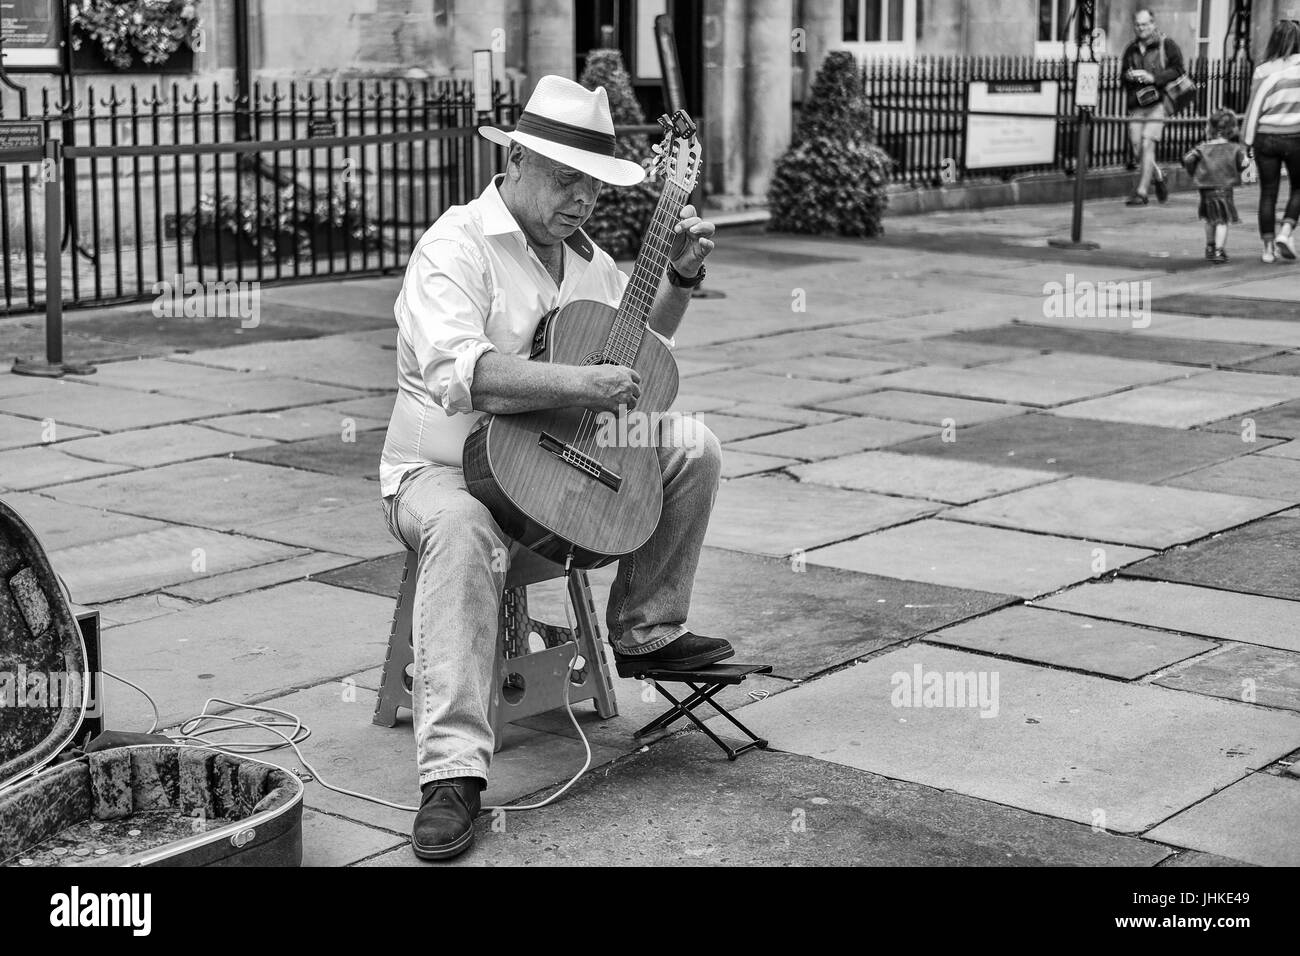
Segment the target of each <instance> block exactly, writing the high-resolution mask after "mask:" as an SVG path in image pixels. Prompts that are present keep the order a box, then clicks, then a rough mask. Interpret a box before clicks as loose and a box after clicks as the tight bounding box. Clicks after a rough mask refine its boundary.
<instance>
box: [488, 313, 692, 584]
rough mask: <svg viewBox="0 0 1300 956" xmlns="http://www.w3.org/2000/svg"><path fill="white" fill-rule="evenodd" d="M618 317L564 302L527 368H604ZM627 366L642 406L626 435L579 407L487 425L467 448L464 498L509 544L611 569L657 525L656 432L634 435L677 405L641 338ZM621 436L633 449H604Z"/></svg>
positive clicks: (673, 373) (670, 383) (663, 363)
mask: <svg viewBox="0 0 1300 956" xmlns="http://www.w3.org/2000/svg"><path fill="white" fill-rule="evenodd" d="M618 314H619V313H618V310H617V309H615V308H613V307H611V306H608V305H605V304H603V303H600V302H590V301H582V302H573V303H570V304H569V305H567V306H565V307H564V308H563V309H561V310H560V311H559V312H558V313H557V314H556V315H555V316H554V317H553V318H552V319H551V321H550V322H549V323H548V324H547V325H546V327H544V328H539V329H538V333H537V337H536V339H535V345H534V351H533V356H532V357H533V360H534V361H542V362H553V363H556V364H559V365H594V364H597V363H599V362H602V361H604V360H605V358H604V356H605V350H606V345H607V342H608V341H609V340H610V336H611V331H612V330H613V329H614V325H615V322H616V321H617V319H618ZM631 367H633V368H635V369H636V370H637V372H639V373H640V374H641V397H640V399H639V400H638V401H637V405H636V409H635V410H634V411H633V412H631V413H629V414H630V416H631V417H630V419H629V420H628V422H627V424H626V426H625V429H623V430H616V429H614V428H612V427H610V425H609V424H608V422H606V424H605V427H604V429H603V430H602V429H601V428H600V427H598V426H599V424H600V423H599V422H598V420H597V418H596V413H595V412H592V411H589V410H587V409H584V408H556V409H546V410H544V411H537V412H523V413H520V414H517V415H489V416H486V417H485V418H484V419H483V420H482V422H480V424H479V425H478V426H476V427H475V429H474V431H472V432H471V433H470V434H469V437H468V438H467V439H466V440H465V453H464V470H465V483H466V485H467V487H468V488H469V491H470V493H471V494H473V495H474V497H476V498H477V499H478V500H479V501H481V502H483V503H484V504H485V505H486V506H487V508H488V510H489V511H491V512H492V516H493V518H495V519H496V522H497V524H498V525H500V526H501V529H502V530H503V531H504V532H505V533H506V534H507V535H509V536H510V537H511V538H514V539H515V540H517V541H519V542H520V543H521V544H523V545H525V546H526V547H528V548H530V549H532V550H533V551H536V552H537V553H538V554H540V555H542V556H543V557H545V558H549V559H550V560H552V561H555V562H557V563H560V564H563V563H564V561H565V559H566V558H567V557H569V556H570V555H572V557H573V567H575V568H594V567H600V566H601V565H603V564H608V563H609V562H610V561H613V560H615V559H616V558H618V557H621V556H622V555H624V554H629V553H631V552H632V551H635V550H636V549H637V548H639V547H640V546H641V545H642V544H644V543H645V541H646V539H648V538H649V537H650V535H651V534H653V533H654V530H655V528H656V527H657V526H658V524H659V515H660V512H661V511H662V508H663V475H662V472H661V471H660V468H659V457H658V454H657V450H656V444H657V429H656V428H654V427H637V426H638V424H643V423H646V422H647V421H652V422H657V421H658V418H657V417H656V413H659V414H662V413H663V412H665V411H667V409H668V406H669V405H671V404H672V402H673V399H675V398H676V397H677V365H676V363H675V362H674V361H673V358H672V354H671V353H670V352H669V351H668V348H667V347H666V346H665V345H664V344H663V343H662V342H661V341H660V340H659V339H658V338H656V337H655V336H654V335H650V334H648V333H647V334H646V335H645V336H644V337H643V338H642V340H641V343H640V348H639V349H638V350H637V354H636V358H635V360H634V361H633V362H632V364H631ZM603 417H604V418H605V419H609V418H610V417H612V416H603ZM637 419H639V422H638V421H637ZM602 436H604V440H602ZM619 436H626V437H630V438H633V441H631V442H628V441H623V440H616V441H610V440H609V439H610V438H616V437H619Z"/></svg>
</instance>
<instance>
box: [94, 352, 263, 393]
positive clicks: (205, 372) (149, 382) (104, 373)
mask: <svg viewBox="0 0 1300 956" xmlns="http://www.w3.org/2000/svg"><path fill="white" fill-rule="evenodd" d="M252 378H253V376H251V375H249V374H248V373H247V372H232V371H230V370H229V369H218V368H205V367H204V366H202V365H195V364H193V363H192V362H184V361H172V360H171V359H166V358H145V359H135V360H130V361H125V362H104V363H101V364H100V365H98V366H96V370H95V375H94V377H93V381H91V380H90V379H87V384H92V385H111V386H113V387H114V388H129V389H132V390H133V391H137V392H160V391H163V390H165V389H178V388H179V389H186V388H201V387H202V388H210V389H212V390H213V391H214V392H220V391H221V390H222V389H237V388H239V387H240V386H241V385H245V384H248V383H249V381H250V380H251V379H252Z"/></svg>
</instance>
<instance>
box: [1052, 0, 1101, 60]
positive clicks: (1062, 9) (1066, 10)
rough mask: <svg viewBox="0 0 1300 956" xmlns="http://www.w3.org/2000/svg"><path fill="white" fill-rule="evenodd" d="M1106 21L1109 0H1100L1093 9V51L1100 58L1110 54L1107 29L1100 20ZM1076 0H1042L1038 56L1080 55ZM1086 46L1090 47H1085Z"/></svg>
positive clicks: (1077, 56)
mask: <svg viewBox="0 0 1300 956" xmlns="http://www.w3.org/2000/svg"><path fill="white" fill-rule="evenodd" d="M1105 22H1106V3H1105V0H1098V3H1097V4H1096V5H1095V8H1094V13H1093V24H1094V26H1095V27H1096V29H1094V30H1093V31H1092V51H1093V53H1094V54H1095V55H1096V57H1097V58H1098V59H1101V57H1103V56H1105V55H1106V31H1105V30H1104V29H1102V28H1101V27H1100V26H1099V24H1102V23H1105ZM1076 30H1077V27H1076V25H1075V23H1074V0H1038V38H1037V42H1035V43H1034V56H1035V57H1036V58H1037V59H1040V60H1059V59H1061V57H1063V56H1064V57H1067V58H1068V59H1071V60H1077V59H1078V58H1079V47H1078V45H1077V44H1076V43H1075V31H1076ZM1085 50H1086V47H1085Z"/></svg>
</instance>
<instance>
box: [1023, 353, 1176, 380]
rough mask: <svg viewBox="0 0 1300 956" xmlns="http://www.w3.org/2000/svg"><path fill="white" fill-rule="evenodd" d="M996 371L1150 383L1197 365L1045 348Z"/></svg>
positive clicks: (1062, 377)
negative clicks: (1077, 353) (1172, 363)
mask: <svg viewBox="0 0 1300 956" xmlns="http://www.w3.org/2000/svg"><path fill="white" fill-rule="evenodd" d="M998 370H999V371H1005V372H1016V373H1023V374H1025V375H1037V376H1042V377H1044V378H1052V379H1070V378H1082V379H1084V380H1086V381H1089V382H1104V383H1106V384H1110V385H1151V384H1154V383H1156V382H1168V381H1175V380H1179V379H1184V378H1186V377H1188V376H1190V375H1199V374H1200V370H1199V369H1188V368H1185V367H1183V366H1181V365H1168V364H1166V363H1164V362H1139V361H1135V360H1133V359H1121V358H1112V357H1110V356H1105V355H1074V354H1070V353H1061V352H1049V353H1047V354H1044V355H1033V356H1029V357H1027V358H1021V359H1016V360H1014V361H1011V362H1003V363H1001V364H999V365H998Z"/></svg>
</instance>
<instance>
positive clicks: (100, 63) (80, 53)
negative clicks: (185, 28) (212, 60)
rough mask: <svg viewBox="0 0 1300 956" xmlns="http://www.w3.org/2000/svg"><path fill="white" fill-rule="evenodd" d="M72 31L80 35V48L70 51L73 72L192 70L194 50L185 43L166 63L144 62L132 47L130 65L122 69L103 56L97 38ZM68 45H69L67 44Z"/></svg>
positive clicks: (178, 71)
mask: <svg viewBox="0 0 1300 956" xmlns="http://www.w3.org/2000/svg"><path fill="white" fill-rule="evenodd" d="M73 33H74V34H78V35H79V36H80V37H81V49H79V50H75V49H74V50H72V51H71V54H72V72H73V73H117V74H120V75H123V76H134V75H140V74H145V75H148V74H154V75H159V74H169V73H193V72H194V51H193V50H191V49H190V48H189V46H188V45H185V44H182V45H181V47H180V48H179V49H178V50H177V51H176V52H175V53H173V54H172V55H171V58H170V59H168V60H167V62H166V63H157V64H149V63H145V62H144V60H143V59H141V57H140V53H139V51H137V50H134V49H133V50H132V51H131V60H132V62H131V65H130V66H129V67H127V68H126V69H125V70H123V69H119V68H118V67H116V66H114V65H113V64H112V63H110V62H108V60H106V59H105V58H104V54H103V53H102V52H101V51H100V48H99V41H98V40H93V39H91V38H90V37H88V36H86V35H85V34H84V33H79V31H77V30H75V29H74V30H73ZM69 46H71V45H70V44H69Z"/></svg>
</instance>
